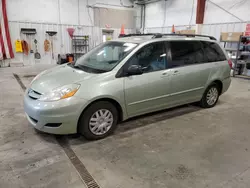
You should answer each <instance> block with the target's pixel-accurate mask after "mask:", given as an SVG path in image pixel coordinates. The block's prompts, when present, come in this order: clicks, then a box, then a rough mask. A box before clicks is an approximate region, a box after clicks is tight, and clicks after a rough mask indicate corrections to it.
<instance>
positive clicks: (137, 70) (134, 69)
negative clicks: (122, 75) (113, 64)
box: [127, 65, 143, 75]
mask: <svg viewBox="0 0 250 188" xmlns="http://www.w3.org/2000/svg"><path fill="white" fill-rule="evenodd" d="M142 73H143V70H142V67H141V66H140V65H130V66H129V67H128V70H127V74H128V75H140V74H142Z"/></svg>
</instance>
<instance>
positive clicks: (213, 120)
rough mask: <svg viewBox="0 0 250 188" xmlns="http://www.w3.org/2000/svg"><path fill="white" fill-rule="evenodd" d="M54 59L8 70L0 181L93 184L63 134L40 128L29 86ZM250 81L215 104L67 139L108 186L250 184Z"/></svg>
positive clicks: (0, 108)
mask: <svg viewBox="0 0 250 188" xmlns="http://www.w3.org/2000/svg"><path fill="white" fill-rule="evenodd" d="M47 67H48V66H41V65H40V66H34V67H19V68H17V67H15V68H2V69H0V88H1V92H0V187H3V188H8V187H10V188H16V187H23V188H28V187H32V188H33V187H51V188H52V187H53V188H57V187H58V188H64V187H65V188H66V187H74V188H75V187H76V188H78V187H86V186H85V184H84V181H83V180H82V176H80V173H78V172H77V170H76V169H77V168H75V167H74V165H73V164H72V162H71V160H70V159H69V158H68V157H67V155H66V153H65V149H64V148H63V147H61V145H62V144H61V143H60V140H59V141H58V140H57V139H55V136H53V135H49V134H42V133H38V132H36V131H35V130H34V129H33V128H32V127H31V126H30V125H29V124H28V122H27V120H26V119H25V116H24V112H23V107H22V98H23V90H22V89H21V87H20V85H19V84H18V82H17V81H16V79H15V78H14V76H13V73H16V74H18V75H19V76H20V78H21V80H22V82H23V83H24V85H25V86H28V84H29V82H30V80H32V78H33V76H34V75H36V74H37V73H38V72H40V71H41V70H43V69H46V68H47ZM249 125H250V80H243V79H237V78H234V79H233V81H232V85H231V87H230V89H229V91H228V92H227V93H225V94H224V95H222V96H221V98H220V100H219V103H218V105H217V106H216V107H214V108H212V109H201V108H199V107H198V106H194V105H186V106H183V107H180V108H175V109H171V110H165V111H162V112H159V113H154V114H151V115H147V116H142V117H139V118H134V119H132V120H129V121H127V122H124V123H122V124H121V125H120V126H119V128H118V130H117V131H116V132H115V134H114V135H112V136H110V137H108V138H106V139H103V140H99V141H94V142H88V141H86V140H85V139H84V138H83V137H81V136H65V137H64V138H63V139H64V140H66V141H67V142H68V143H69V147H70V148H71V149H72V150H73V152H74V153H75V154H76V156H77V157H78V158H79V159H80V161H81V162H82V164H83V165H85V167H86V169H87V170H88V172H89V173H90V174H91V175H92V176H93V178H94V179H95V181H96V182H97V183H98V184H99V185H100V187H101V188H127V187H137V188H151V187H152V188H155V187H157V188H158V187H159V188H161V187H162V188H163V187H164V188H165V187H171V188H184V187H185V188H194V187H209V188H210V187H211V188H215V187H227V188H233V187H235V188H236V187H237V188H239V187H240V188H243V187H246V188H247V187H250V137H249V132H250V126H249Z"/></svg>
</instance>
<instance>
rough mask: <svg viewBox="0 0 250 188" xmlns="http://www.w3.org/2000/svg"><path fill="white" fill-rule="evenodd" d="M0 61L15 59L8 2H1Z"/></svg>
mask: <svg viewBox="0 0 250 188" xmlns="http://www.w3.org/2000/svg"><path fill="white" fill-rule="evenodd" d="M0 18H2V19H1V20H0V60H2V59H9V58H13V57H14V53H13V49H12V45H11V38H10V32H9V24H8V17H7V10H6V0H0Z"/></svg>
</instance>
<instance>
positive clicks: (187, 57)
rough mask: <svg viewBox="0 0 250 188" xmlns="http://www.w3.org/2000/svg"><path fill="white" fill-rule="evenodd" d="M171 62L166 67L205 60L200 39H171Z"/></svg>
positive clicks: (198, 62)
mask: <svg viewBox="0 0 250 188" xmlns="http://www.w3.org/2000/svg"><path fill="white" fill-rule="evenodd" d="M170 48H171V59H172V61H171V63H170V66H169V67H168V68H172V67H181V66H187V65H193V64H200V63H204V62H205V57H204V52H203V49H202V44H201V43H200V41H185V40H184V41H171V42H170Z"/></svg>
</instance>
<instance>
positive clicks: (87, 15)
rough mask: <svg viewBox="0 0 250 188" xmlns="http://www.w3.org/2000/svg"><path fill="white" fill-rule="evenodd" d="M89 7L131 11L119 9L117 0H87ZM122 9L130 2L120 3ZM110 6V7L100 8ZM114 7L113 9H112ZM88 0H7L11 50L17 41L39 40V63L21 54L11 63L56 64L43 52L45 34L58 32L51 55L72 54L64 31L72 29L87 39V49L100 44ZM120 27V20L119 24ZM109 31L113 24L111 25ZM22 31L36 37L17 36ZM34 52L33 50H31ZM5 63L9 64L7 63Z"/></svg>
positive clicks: (118, 29)
mask: <svg viewBox="0 0 250 188" xmlns="http://www.w3.org/2000/svg"><path fill="white" fill-rule="evenodd" d="M88 2H89V5H95V6H97V7H105V8H106V9H118V10H120V9H121V10H131V9H129V8H125V7H122V6H121V4H120V1H117V0H99V1H97V0H89V1H88ZM122 2H123V4H124V5H131V2H130V1H129V0H123V1H122ZM103 3H105V4H109V5H103ZM111 5H114V6H111ZM86 6H87V0H40V1H37V0H18V1H17V0H8V1H7V14H8V19H9V29H10V34H11V39H12V44H13V48H14V42H15V40H17V39H21V40H22V39H24V40H27V41H28V42H30V41H33V40H34V39H35V38H36V39H37V40H38V51H39V52H40V53H41V56H42V58H41V60H35V59H34V56H33V54H30V55H29V56H25V55H23V54H22V53H15V58H14V59H12V60H11V63H23V64H25V65H31V64H35V63H56V61H57V59H56V58H55V59H52V58H51V57H52V54H51V52H49V53H48V52H47V53H45V52H44V49H43V42H44V40H45V39H49V40H51V38H50V37H48V36H46V35H45V32H46V31H48V30H53V31H57V32H58V33H57V35H56V36H55V37H53V46H54V54H55V56H57V54H58V53H69V52H72V50H71V38H70V37H69V35H68V32H67V28H69V27H72V28H75V33H74V34H75V35H90V48H92V47H94V46H96V45H98V44H99V43H101V42H102V33H101V31H102V28H99V27H96V26H94V15H93V9H92V8H89V9H88V8H87V7H86ZM121 24H122V20H121ZM111 27H112V24H111ZM21 28H36V30H37V34H36V35H35V36H26V35H23V34H21V33H20V29H21ZM110 29H113V30H114V36H118V35H119V32H120V28H110ZM125 32H127V33H131V32H134V29H132V28H127V29H125ZM32 48H33V49H34V46H33V47H32ZM7 61H8V60H7Z"/></svg>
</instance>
